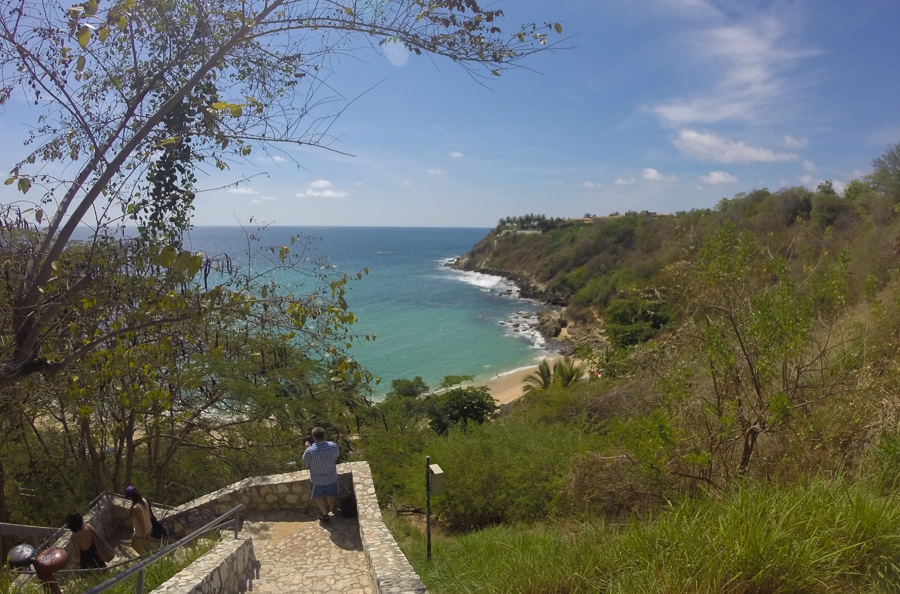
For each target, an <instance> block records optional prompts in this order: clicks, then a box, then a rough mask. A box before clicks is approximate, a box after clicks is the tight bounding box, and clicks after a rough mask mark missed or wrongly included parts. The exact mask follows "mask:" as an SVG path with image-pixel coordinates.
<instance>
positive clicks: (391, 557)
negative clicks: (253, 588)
mask: <svg viewBox="0 0 900 594" xmlns="http://www.w3.org/2000/svg"><path fill="white" fill-rule="evenodd" d="M338 474H339V476H340V481H341V486H342V487H346V488H350V487H352V489H353V491H354V493H355V494H356V502H357V510H358V521H359V531H360V538H361V540H362V545H363V549H364V550H365V554H366V562H367V564H368V568H369V575H370V577H371V578H372V583H373V584H374V586H375V589H376V592H377V593H378V594H412V593H416V594H424V593H425V592H427V590H426V589H425V586H424V585H423V584H422V581H421V579H419V576H418V575H416V572H415V571H413V568H412V566H411V565H410V564H409V561H408V560H407V559H406V557H405V556H404V555H403V553H402V552H401V551H400V547H399V546H398V545H397V542H396V541H395V540H394V537H393V536H392V535H391V533H390V531H389V530H388V529H387V526H385V525H384V522H383V521H382V519H381V509H380V508H379V507H378V501H377V499H376V497H375V484H374V482H373V481H372V471H371V469H370V468H369V465H368V464H367V463H366V462H348V463H346V464H339V465H338ZM309 490H310V487H309V471H306V470H302V471H297V472H289V473H285V474H277V475H270V476H261V477H254V478H249V479H245V480H243V481H239V482H237V483H234V484H232V485H229V486H228V487H225V488H223V489H219V490H218V491H215V492H213V493H210V494H208V495H206V496H204V497H201V498H199V499H195V500H194V501H191V502H189V503H186V504H184V505H181V506H179V507H177V508H175V509H173V510H171V511H169V512H167V513H166V514H165V515H164V516H163V515H162V514H160V516H161V517H160V521H162V522H163V523H164V524H165V525H166V526H167V527H168V529H169V531H170V535H171V537H172V538H181V537H182V536H184V535H185V534H187V533H189V532H191V531H193V530H195V529H197V528H199V527H201V526H203V525H205V524H207V523H209V522H210V521H211V520H213V519H215V518H216V517H217V516H219V515H221V514H223V513H225V512H227V511H228V510H231V509H233V508H234V507H235V506H236V505H238V504H243V505H244V506H245V509H246V511H248V512H249V511H269V510H279V509H296V508H297V507H304V506H307V505H309V503H310V502H309ZM228 541H230V543H232V544H226V543H224V542H223V545H224V546H220V547H216V549H215V550H214V551H211V552H210V553H208V554H207V555H204V557H203V558H201V559H199V560H198V561H196V562H195V563H193V564H192V565H190V566H189V567H188V568H186V569H185V570H183V571H182V572H180V573H179V574H178V575H177V576H175V577H174V578H172V580H169V581H168V582H166V583H165V584H164V585H163V586H161V587H160V588H158V589H157V590H155V591H154V592H155V593H156V594H188V593H194V592H207V591H214V592H219V591H221V592H238V591H239V590H237V589H234V590H232V589H229V588H227V587H226V588H223V589H221V590H218V589H213V590H209V589H208V587H207V589H205V590H204V589H202V588H203V587H204V584H210V583H212V581H213V580H215V583H218V584H223V585H224V584H226V583H231V582H228V580H229V579H231V577H230V576H232V575H234V576H237V579H238V580H239V582H238V583H240V580H241V578H242V577H243V576H244V575H245V573H246V571H247V569H248V568H249V567H250V564H251V563H252V562H253V561H254V560H255V556H254V554H253V548H252V541H251V540H250V539H246V540H244V539H239V540H234V539H228ZM234 543H241V544H240V545H238V544H234ZM245 543H249V544H245ZM229 547H233V550H231V549H229ZM198 588H200V589H198Z"/></svg>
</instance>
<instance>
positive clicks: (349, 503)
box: [340, 491, 357, 518]
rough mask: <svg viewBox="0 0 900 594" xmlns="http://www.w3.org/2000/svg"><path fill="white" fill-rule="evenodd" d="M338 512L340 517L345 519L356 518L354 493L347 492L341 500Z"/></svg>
mask: <svg viewBox="0 0 900 594" xmlns="http://www.w3.org/2000/svg"><path fill="white" fill-rule="evenodd" d="M340 510H341V515H342V516H344V517H345V518H352V517H355V516H356V514H357V511H356V493H354V492H353V491H348V492H347V494H346V495H344V496H343V497H342V498H341V505H340Z"/></svg>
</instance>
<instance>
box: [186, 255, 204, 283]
mask: <svg viewBox="0 0 900 594" xmlns="http://www.w3.org/2000/svg"><path fill="white" fill-rule="evenodd" d="M202 267H203V254H202V253H200V252H197V253H196V254H194V255H193V256H191V261H190V263H189V264H188V269H187V273H188V275H189V276H190V277H191V278H193V277H194V275H195V274H197V273H198V272H200V268H202Z"/></svg>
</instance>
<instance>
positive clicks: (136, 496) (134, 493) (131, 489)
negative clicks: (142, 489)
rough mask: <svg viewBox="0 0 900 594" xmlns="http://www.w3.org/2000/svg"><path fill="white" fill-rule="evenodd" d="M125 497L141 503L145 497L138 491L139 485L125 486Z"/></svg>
mask: <svg viewBox="0 0 900 594" xmlns="http://www.w3.org/2000/svg"><path fill="white" fill-rule="evenodd" d="M125 497H127V498H128V499H131V500H132V501H133V502H135V503H140V502H141V500H142V499H143V497H141V494H140V493H139V492H138V490H137V487H135V486H134V485H128V486H127V487H125Z"/></svg>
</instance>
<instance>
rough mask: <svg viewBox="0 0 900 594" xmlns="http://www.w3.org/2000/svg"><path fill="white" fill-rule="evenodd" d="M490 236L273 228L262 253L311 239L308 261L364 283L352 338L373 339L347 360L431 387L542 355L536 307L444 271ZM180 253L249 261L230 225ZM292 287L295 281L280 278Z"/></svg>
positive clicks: (352, 293)
mask: <svg viewBox="0 0 900 594" xmlns="http://www.w3.org/2000/svg"><path fill="white" fill-rule="evenodd" d="M488 231H489V229H478V228H459V229H457V228H409V227H398V228H385V227H371V228H361V227H302V228H301V227H272V228H269V229H267V230H265V231H264V232H262V241H261V245H286V244H287V243H288V242H289V240H290V237H291V236H294V235H298V234H300V235H304V236H308V237H312V238H314V241H313V242H312V248H311V251H310V253H309V254H308V256H309V258H310V260H311V261H314V260H316V259H317V258H325V259H326V260H327V261H328V263H329V264H330V265H332V266H334V267H335V268H336V269H337V270H338V271H340V272H347V273H349V274H351V275H355V274H356V273H357V272H360V271H362V270H363V269H364V268H368V271H369V273H368V275H365V276H363V278H362V280H360V281H354V282H352V283H351V285H350V289H349V290H348V291H347V297H346V298H347V301H348V303H349V305H350V309H351V310H352V311H353V312H354V313H355V314H356V315H357V316H358V317H359V322H357V324H355V326H354V328H355V331H356V332H358V333H359V334H375V335H376V336H377V338H376V340H375V341H374V342H365V341H360V342H357V343H355V344H354V346H353V347H352V348H351V349H350V351H349V354H350V355H351V356H352V357H354V358H355V359H356V360H357V361H358V362H359V363H361V364H362V365H364V366H365V367H366V368H367V369H368V370H369V371H371V372H372V373H373V374H375V375H376V376H379V377H381V378H382V381H381V384H380V385H379V386H377V387H376V388H375V390H376V394H378V395H381V394H383V393H384V392H385V391H387V390H388V389H390V382H391V380H393V379H400V378H408V379H412V378H414V377H416V376H421V377H422V379H423V380H424V381H425V383H427V384H428V385H429V386H431V387H432V388H436V387H437V386H438V385H439V384H440V382H441V380H442V379H443V378H444V376H446V375H474V376H476V378H477V379H478V380H487V379H490V378H492V377H496V376H497V375H500V374H503V373H506V372H509V371H512V370H515V369H521V368H522V367H525V366H530V365H534V364H536V362H537V361H539V360H540V359H541V358H542V357H544V356H546V354H547V353H546V351H545V349H544V343H543V340H542V339H541V337H540V335H539V334H538V333H537V332H536V331H535V330H534V324H535V321H536V320H535V319H534V314H535V312H537V311H538V310H539V309H541V305H540V304H539V303H536V302H533V301H530V300H526V299H521V298H519V297H518V294H517V291H516V288H515V286H514V285H512V284H511V283H509V282H507V281H505V280H504V279H502V278H500V277H496V276H488V275H482V274H477V273H464V272H458V271H454V270H451V269H448V268H446V267H444V266H443V264H444V263H445V262H446V261H447V260H448V259H451V258H454V257H457V256H460V255H462V254H464V253H466V252H467V251H469V250H470V249H472V247H473V246H474V245H475V244H476V243H477V242H478V241H479V240H481V239H482V238H484V236H485V235H487V233H488ZM185 244H186V245H185V247H187V248H188V249H192V250H200V251H203V252H205V253H207V254H210V255H214V254H220V253H228V254H241V253H243V254H246V253H247V241H246V234H245V232H244V231H243V230H242V229H240V228H236V227H199V228H196V229H193V230H192V231H191V233H190V236H189V237H188V238H187V240H186V242H185ZM278 280H279V281H285V282H291V279H287V278H285V279H278Z"/></svg>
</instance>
